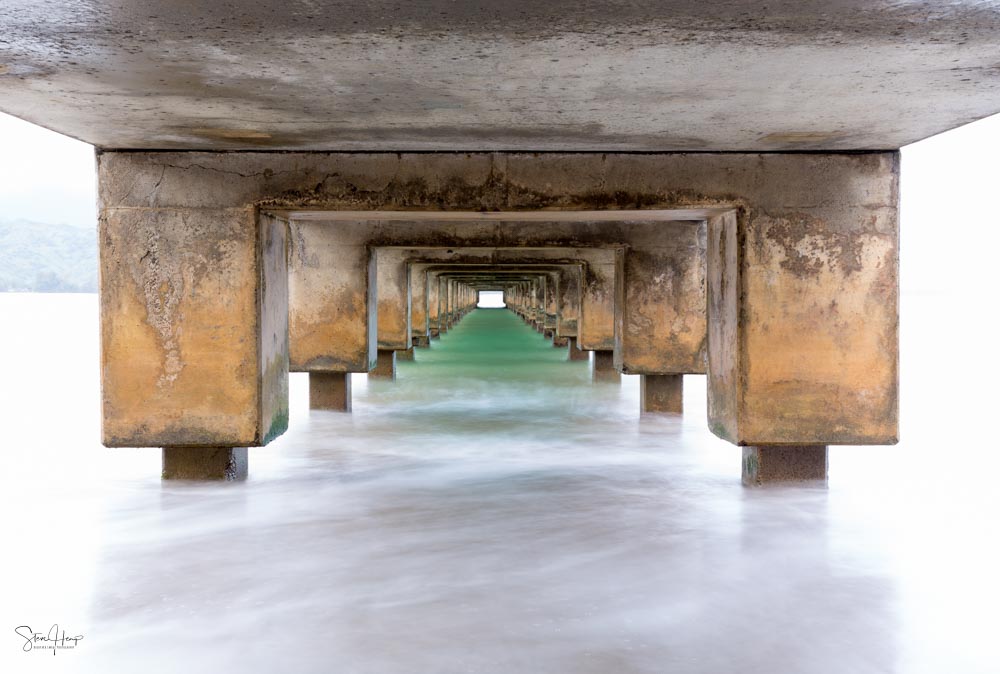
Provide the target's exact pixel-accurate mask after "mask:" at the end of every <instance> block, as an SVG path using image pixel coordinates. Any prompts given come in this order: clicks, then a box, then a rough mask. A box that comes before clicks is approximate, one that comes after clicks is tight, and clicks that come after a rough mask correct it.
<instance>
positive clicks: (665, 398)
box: [639, 374, 684, 414]
mask: <svg viewBox="0 0 1000 674" xmlns="http://www.w3.org/2000/svg"><path fill="white" fill-rule="evenodd" d="M639 409H641V410H642V411H643V412H644V413H667V414H683V413H684V375H682V374H644V375H642V380H641V381H640V401H639Z"/></svg>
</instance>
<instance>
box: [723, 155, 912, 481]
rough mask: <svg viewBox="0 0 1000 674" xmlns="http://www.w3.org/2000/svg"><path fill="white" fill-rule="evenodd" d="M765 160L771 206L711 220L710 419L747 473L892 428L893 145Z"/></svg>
mask: <svg viewBox="0 0 1000 674" xmlns="http://www.w3.org/2000/svg"><path fill="white" fill-rule="evenodd" d="M770 161H774V162H775V163H777V164H779V165H782V164H783V165H784V166H785V168H786V169H787V168H788V167H789V166H790V165H795V166H796V167H797V171H796V172H792V171H789V170H785V171H777V170H775V171H774V172H768V171H764V172H761V173H759V174H758V177H757V181H759V182H760V184H762V185H766V186H767V189H768V190H770V192H769V193H768V194H767V201H768V203H770V204H772V206H771V207H769V208H768V207H765V208H761V209H751V210H750V211H748V212H746V213H742V212H736V211H730V212H727V213H725V214H721V215H719V216H717V217H713V218H711V219H709V221H708V223H709V226H708V256H707V260H708V318H709V322H708V325H709V333H708V338H709V339H708V346H709V379H708V403H709V407H708V416H709V427H710V428H711V430H712V432H713V433H715V434H716V435H718V436H720V437H722V438H724V439H726V440H729V441H730V442H732V443H733V444H736V445H739V446H742V447H753V448H757V449H755V450H750V451H748V452H747V454H746V458H745V460H744V472H745V474H749V476H750V477H749V478H747V479H748V481H749V482H751V483H759V482H766V481H768V480H771V479H797V476H803V477H810V478H812V477H819V476H820V474H821V473H825V467H826V458H825V457H826V450H825V448H824V447H825V446H826V445H855V444H857V445H868V444H894V443H895V442H896V437H897V431H898V427H897V422H898V372H897V367H898V345H899V338H898V321H899V314H898V288H899V286H898V275H897V270H898V255H897V242H898V241H897V240H898V211H897V206H898V204H897V200H898V195H899V191H898V171H899V164H898V154H896V153H871V154H858V155H822V156H814V157H808V156H803V157H798V158H789V157H781V158H777V159H776V158H771V159H770ZM792 177H794V180H791V178H792Z"/></svg>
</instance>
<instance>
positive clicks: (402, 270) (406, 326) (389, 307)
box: [372, 248, 427, 351]
mask: <svg viewBox="0 0 1000 674" xmlns="http://www.w3.org/2000/svg"><path fill="white" fill-rule="evenodd" d="M372 255H374V256H375V261H376V262H375V264H376V270H377V271H376V277H377V279H378V281H377V283H376V288H375V291H376V295H377V297H378V348H380V349H396V350H399V351H405V350H406V349H409V348H410V347H411V346H413V340H412V338H411V336H410V334H411V333H410V312H411V306H412V300H411V293H410V274H409V270H408V269H407V267H406V260H405V258H400V257H399V255H398V253H397V252H396V249H392V248H376V249H373V251H372ZM426 292H427V291H426V288H425V289H424V295H425V297H424V301H425V302H426Z"/></svg>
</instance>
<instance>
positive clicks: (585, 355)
mask: <svg viewBox="0 0 1000 674" xmlns="http://www.w3.org/2000/svg"><path fill="white" fill-rule="evenodd" d="M569 359H570V360H590V352H589V351H586V350H584V349H581V348H580V347H579V346H577V338H576V337H570V338H569Z"/></svg>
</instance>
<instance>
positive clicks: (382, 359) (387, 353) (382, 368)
mask: <svg viewBox="0 0 1000 674" xmlns="http://www.w3.org/2000/svg"><path fill="white" fill-rule="evenodd" d="M368 376H369V377H376V378H378V379H389V380H392V379H395V378H396V352H395V351H391V350H382V349H379V350H378V360H377V361H376V363H375V369H374V370H372V371H371V372H369V373H368Z"/></svg>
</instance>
